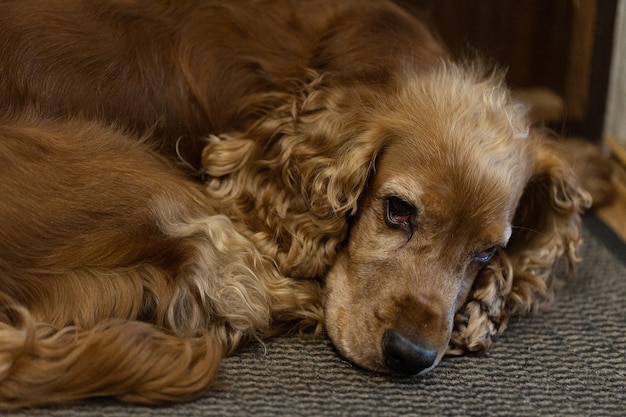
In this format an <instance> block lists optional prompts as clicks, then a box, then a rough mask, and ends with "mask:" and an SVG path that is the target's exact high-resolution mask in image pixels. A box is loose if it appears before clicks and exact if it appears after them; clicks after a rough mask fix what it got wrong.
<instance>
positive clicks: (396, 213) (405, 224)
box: [385, 196, 416, 229]
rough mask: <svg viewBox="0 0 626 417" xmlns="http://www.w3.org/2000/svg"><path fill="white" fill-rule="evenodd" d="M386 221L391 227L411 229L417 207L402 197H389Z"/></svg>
mask: <svg viewBox="0 0 626 417" xmlns="http://www.w3.org/2000/svg"><path fill="white" fill-rule="evenodd" d="M385 206H386V216H387V218H386V220H387V223H389V224H390V225H391V226H399V227H401V228H403V229H404V228H410V227H411V218H412V217H413V216H414V215H415V211H416V210H415V207H414V206H413V205H412V204H411V203H408V202H407V201H405V200H403V199H402V198H400V197H395V196H392V197H389V198H387V199H386V200H385Z"/></svg>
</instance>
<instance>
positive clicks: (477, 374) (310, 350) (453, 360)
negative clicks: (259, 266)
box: [8, 217, 626, 417]
mask: <svg viewBox="0 0 626 417" xmlns="http://www.w3.org/2000/svg"><path fill="white" fill-rule="evenodd" d="M585 240H586V245H585V247H584V250H583V256H584V258H585V261H584V263H583V264H582V266H581V267H580V270H579V272H578V274H577V275H576V276H574V277H572V278H569V279H568V280H567V281H566V285H565V287H564V288H563V289H562V290H559V292H558V294H557V299H556V302H555V304H554V305H553V306H552V307H551V308H550V309H549V310H547V311H544V312H543V313H541V314H539V315H537V316H533V317H525V318H519V319H514V320H513V321H512V322H511V323H510V325H509V329H508V330H507V332H505V333H504V335H503V336H501V337H500V338H499V339H498V340H497V341H496V343H495V345H494V347H493V348H492V349H491V350H490V351H489V353H488V354H487V355H486V356H462V357H449V358H446V359H444V361H443V362H442V363H441V365H440V366H439V367H438V368H437V369H436V370H435V371H433V372H432V373H430V374H429V375H427V376H426V377H422V378H411V379H401V378H393V377H389V376H383V375H376V374H372V373H369V372H366V371H363V370H361V369H356V368H354V367H353V366H351V365H350V364H349V363H346V362H345V361H343V360H342V359H341V358H340V357H339V356H338V355H337V353H336V352H335V350H334V349H333V347H332V345H331V344H330V342H329V341H328V340H326V339H322V340H306V339H300V338H296V337H285V338H278V339H275V340H272V341H269V342H268V343H267V345H266V350H267V351H266V352H264V351H263V348H262V347H261V346H259V345H252V346H249V347H247V348H245V349H243V350H241V351H240V352H238V353H237V354H236V355H234V356H232V357H230V358H228V359H227V360H226V361H225V362H224V365H223V368H222V371H221V377H222V378H223V379H224V380H225V381H226V382H228V384H229V386H230V387H229V389H228V390H227V391H224V392H213V393H210V394H209V395H207V396H206V397H205V398H202V399H200V400H197V401H195V402H192V403H189V404H182V405H175V406H168V407H160V408H153V407H140V406H132V405H127V404H120V403H117V402H114V401H110V400H93V401H88V402H84V403H80V404H77V405H73V406H63V407H55V408H44V409H33V410H23V411H19V412H13V413H10V414H8V415H14V416H59V417H60V416H63V417H74V416H119V417H123V416H124V417H125V416H212V415H232V416H247V415H251V416H278V415H294V416H295V415H307V416H325V415H341V416H352V415H354V416H370V415H374V416H396V415H427V416H624V415H626V411H625V410H626V401H625V395H626V245H625V244H624V243H623V242H622V241H621V240H619V239H618V238H617V237H616V236H615V235H612V234H611V232H610V231H609V230H608V229H607V228H606V227H605V226H604V225H603V224H601V223H600V222H599V221H598V220H596V219H595V218H593V217H591V218H587V219H585Z"/></svg>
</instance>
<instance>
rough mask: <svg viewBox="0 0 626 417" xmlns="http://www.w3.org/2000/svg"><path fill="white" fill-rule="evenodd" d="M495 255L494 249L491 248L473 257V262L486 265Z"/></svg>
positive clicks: (493, 247)
mask: <svg viewBox="0 0 626 417" xmlns="http://www.w3.org/2000/svg"><path fill="white" fill-rule="evenodd" d="M495 253H496V247H495V246H492V247H490V248H489V249H486V250H484V251H482V252H478V253H477V254H476V256H475V257H474V262H477V263H479V264H486V263H487V262H489V261H490V260H491V258H492V257H493V255H494V254H495Z"/></svg>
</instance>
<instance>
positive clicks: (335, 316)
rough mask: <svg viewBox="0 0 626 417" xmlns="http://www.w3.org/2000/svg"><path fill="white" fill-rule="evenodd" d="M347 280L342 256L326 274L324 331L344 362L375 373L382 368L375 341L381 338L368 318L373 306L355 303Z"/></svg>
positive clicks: (377, 345) (348, 277) (344, 258)
mask: <svg viewBox="0 0 626 417" xmlns="http://www.w3.org/2000/svg"><path fill="white" fill-rule="evenodd" d="M350 277H351V276H350V273H349V271H348V268H347V256H346V255H345V253H344V254H342V255H340V257H339V259H338V262H337V263H336V264H335V265H334V266H333V268H332V269H331V271H330V272H329V274H328V275H327V281H326V286H327V298H326V305H325V310H326V311H325V320H326V323H325V324H326V330H327V331H328V335H329V336H330V338H331V340H332V342H333V344H334V345H335V347H336V348H337V350H338V351H339V353H341V355H343V356H344V357H345V358H346V359H348V360H350V361H351V362H353V363H356V364H357V365H359V366H362V367H365V368H368V369H373V370H378V369H379V368H381V363H382V360H381V355H382V353H381V347H380V343H378V342H375V341H377V340H379V339H380V337H382V336H380V335H377V332H376V330H375V329H372V325H373V324H374V322H373V320H371V319H368V317H367V312H368V311H369V310H371V307H372V306H371V305H370V304H363V303H359V302H356V301H355V297H354V294H353V288H352V286H351V285H350ZM366 310H367V311H366Z"/></svg>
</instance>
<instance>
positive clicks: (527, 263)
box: [450, 132, 591, 353]
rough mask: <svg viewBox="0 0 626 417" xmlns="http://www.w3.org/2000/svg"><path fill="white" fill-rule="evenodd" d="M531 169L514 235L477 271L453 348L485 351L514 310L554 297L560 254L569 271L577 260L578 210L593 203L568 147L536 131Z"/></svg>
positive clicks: (458, 320) (460, 315)
mask: <svg viewBox="0 0 626 417" xmlns="http://www.w3.org/2000/svg"><path fill="white" fill-rule="evenodd" d="M529 140H531V141H532V142H531V152H532V159H533V162H534V170H533V173H532V175H531V177H530V179H529V181H528V183H527V184H526V188H525V190H524V193H523V195H522V197H521V199H520V202H519V204H518V207H517V210H516V213H515V217H514V221H513V235H512V237H511V240H510V242H509V244H508V246H507V248H506V249H501V250H499V252H498V253H497V255H496V256H494V258H493V260H492V261H491V262H490V264H489V265H487V266H486V267H485V268H484V269H483V270H482V271H481V273H480V274H479V276H478V277H477V279H476V281H475V282H474V286H473V288H472V291H471V293H470V296H469V297H468V301H467V302H466V304H465V305H464V306H463V308H462V309H461V310H460V311H459V313H458V314H457V317H456V320H455V330H454V332H453V336H452V340H451V347H450V353H460V352H462V351H468V350H469V351H479V352H483V351H485V350H487V349H488V348H489V346H490V345H491V337H492V336H493V335H495V334H497V333H499V332H501V331H503V330H504V329H505V327H506V323H507V321H508V318H509V316H510V315H512V314H523V313H527V312H529V311H533V310H536V309H537V308H538V307H539V306H540V305H541V304H542V303H545V302H547V301H550V299H551V297H552V287H553V284H554V280H555V279H554V275H555V272H556V269H557V266H558V265H559V261H560V260H561V259H565V260H566V261H567V266H568V268H569V270H570V271H571V270H572V269H573V268H574V266H575V264H576V263H577V262H578V261H579V257H578V247H579V245H580V244H581V242H582V238H581V236H580V226H581V219H580V214H581V213H582V211H583V210H585V209H586V208H588V207H589V206H590V205H591V197H590V195H589V193H588V192H586V191H585V190H583V188H582V187H581V185H580V183H579V180H578V178H577V177H576V174H575V173H574V170H573V169H572V167H571V166H570V165H569V163H568V162H567V159H568V158H566V157H565V155H564V154H563V151H564V150H565V149H566V148H565V147H563V146H560V145H559V144H557V143H556V142H555V141H553V140H551V139H549V138H547V137H546V136H545V135H543V134H542V133H541V132H533V135H532V137H531V138H530V139H529Z"/></svg>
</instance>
